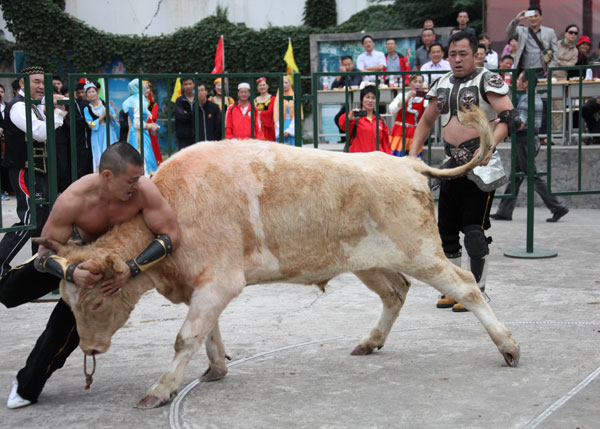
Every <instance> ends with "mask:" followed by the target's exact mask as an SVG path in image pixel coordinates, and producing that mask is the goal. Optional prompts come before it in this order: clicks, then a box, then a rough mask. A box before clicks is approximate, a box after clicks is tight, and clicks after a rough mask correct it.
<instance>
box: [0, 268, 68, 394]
mask: <svg viewBox="0 0 600 429" xmlns="http://www.w3.org/2000/svg"><path fill="white" fill-rule="evenodd" d="M59 283H60V279H59V278H57V277H55V276H53V275H52V274H48V273H40V272H38V271H37V270H36V269H35V267H34V266H33V260H32V261H29V262H27V263H25V264H23V265H19V266H17V267H14V268H13V269H11V270H9V271H8V272H7V273H6V274H4V275H3V276H2V277H1V278H0V302H2V304H4V305H5V306H6V307H7V308H12V307H16V306H19V305H21V304H24V303H27V302H30V301H32V300H34V299H37V298H40V297H42V296H44V295H46V294H47V293H49V292H51V291H52V290H54V289H57V288H58V285H59ZM78 344H79V336H78V335H77V329H76V325H75V316H74V315H73V312H72V311H71V308H70V307H69V306H68V305H67V304H66V303H65V302H64V301H63V300H62V299H61V300H60V301H58V303H57V304H56V306H55V307H54V310H53V311H52V314H51V315H50V319H49V320H48V324H47V325H46V329H45V330H44V332H43V333H42V335H41V336H40V337H39V338H38V340H37V342H36V343H35V346H34V348H33V350H32V351H31V353H30V354H29V357H28V358H27V362H26V364H25V367H24V368H22V369H21V370H20V371H19V373H18V374H17V381H18V382H19V388H18V390H17V393H18V394H19V395H21V397H23V398H25V399H28V400H30V401H31V402H36V401H37V399H38V397H39V396H40V393H42V389H43V388H44V385H45V384H46V381H48V379H49V378H50V376H51V375H52V373H53V372H54V371H56V370H57V369H59V368H62V367H63V365H64V364H65V361H66V360H67V357H69V355H70V354H71V353H72V352H73V350H75V349H76V348H77V346H78Z"/></svg>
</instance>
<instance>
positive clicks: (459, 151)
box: [442, 137, 479, 168]
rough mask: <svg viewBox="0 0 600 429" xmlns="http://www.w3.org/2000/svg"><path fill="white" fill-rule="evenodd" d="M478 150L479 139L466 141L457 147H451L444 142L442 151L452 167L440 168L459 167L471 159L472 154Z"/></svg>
mask: <svg viewBox="0 0 600 429" xmlns="http://www.w3.org/2000/svg"><path fill="white" fill-rule="evenodd" d="M478 148H479V137H475V138H474V139H471V140H467V141H466V142H462V143H461V144H459V145H458V147H456V146H453V145H451V144H449V143H446V142H444V151H445V153H446V155H447V156H449V157H450V158H451V164H452V165H445V166H444V167H442V168H453V167H456V166H459V165H464V164H466V163H467V162H469V161H470V160H471V159H473V154H474V153H475V151H476V150H477V149H478Z"/></svg>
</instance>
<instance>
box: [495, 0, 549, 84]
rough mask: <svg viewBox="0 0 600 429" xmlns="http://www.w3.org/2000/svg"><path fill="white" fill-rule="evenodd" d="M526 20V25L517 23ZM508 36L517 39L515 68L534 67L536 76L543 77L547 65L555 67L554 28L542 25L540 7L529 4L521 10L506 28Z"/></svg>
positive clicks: (546, 71)
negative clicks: (529, 5)
mask: <svg viewBox="0 0 600 429" xmlns="http://www.w3.org/2000/svg"><path fill="white" fill-rule="evenodd" d="M524 20H526V23H527V26H522V25H519V24H520V23H521V22H522V21H524ZM506 34H508V37H514V38H516V39H517V41H518V43H519V44H518V47H517V53H516V54H515V68H516V69H518V70H524V69H535V71H536V75H537V78H538V79H540V78H544V77H545V76H546V75H547V73H548V67H556V58H557V56H558V39H557V38H556V33H555V32H554V29H552V28H549V27H544V26H543V25H542V9H541V8H539V7H538V6H531V7H530V8H529V10H522V11H521V12H519V13H518V14H517V16H516V17H515V19H513V20H512V21H510V23H509V24H508V27H507V28H506Z"/></svg>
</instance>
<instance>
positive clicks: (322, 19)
mask: <svg viewBox="0 0 600 429" xmlns="http://www.w3.org/2000/svg"><path fill="white" fill-rule="evenodd" d="M303 19H304V25H306V26H308V27H315V28H328V27H335V25H336V24H337V7H336V2H335V0H306V2H305V3H304V14H303Z"/></svg>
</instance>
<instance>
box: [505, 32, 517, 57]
mask: <svg viewBox="0 0 600 429" xmlns="http://www.w3.org/2000/svg"><path fill="white" fill-rule="evenodd" d="M518 47H519V41H518V40H517V39H516V38H514V37H510V38H509V39H508V43H507V44H506V45H505V46H504V49H503V50H502V56H503V57H504V56H505V55H510V56H511V57H513V59H514V58H515V55H517V48H518Z"/></svg>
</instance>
